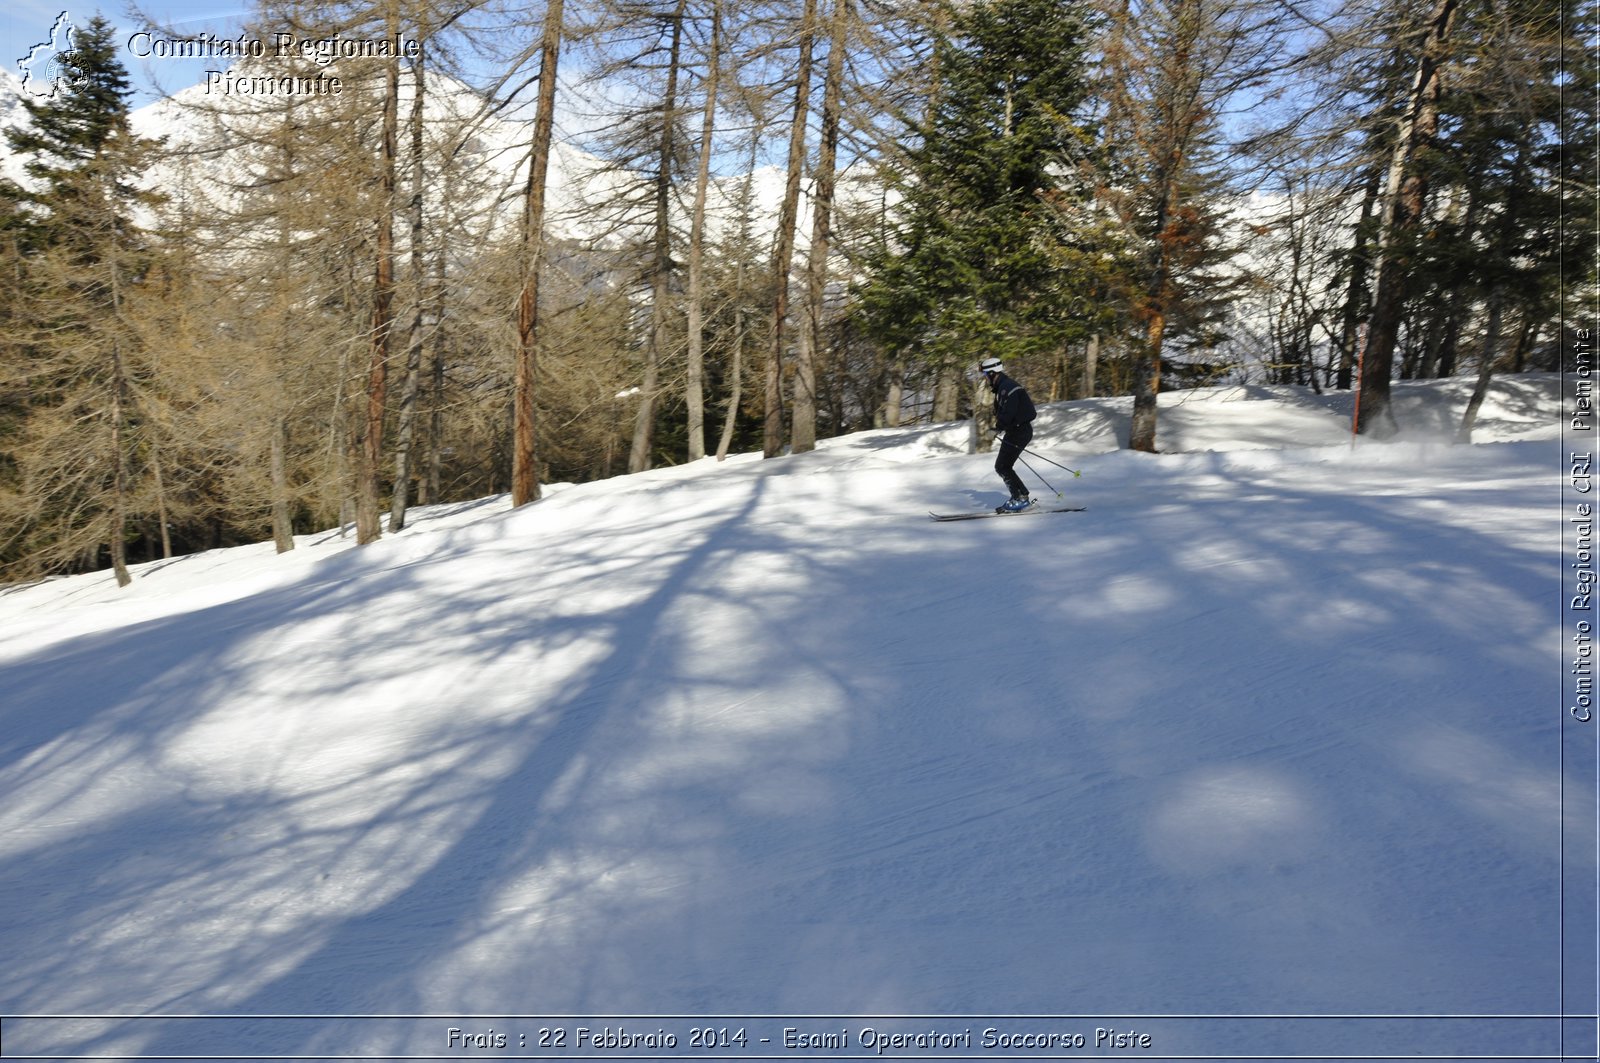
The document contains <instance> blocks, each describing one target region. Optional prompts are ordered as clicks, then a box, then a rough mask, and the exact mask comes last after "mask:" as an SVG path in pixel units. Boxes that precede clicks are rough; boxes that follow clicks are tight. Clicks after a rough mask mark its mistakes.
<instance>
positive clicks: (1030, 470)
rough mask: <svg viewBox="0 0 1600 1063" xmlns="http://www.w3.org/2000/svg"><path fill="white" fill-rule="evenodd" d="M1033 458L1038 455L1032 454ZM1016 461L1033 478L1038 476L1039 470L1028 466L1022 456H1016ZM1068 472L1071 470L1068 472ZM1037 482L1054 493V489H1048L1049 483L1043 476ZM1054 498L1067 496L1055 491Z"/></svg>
mask: <svg viewBox="0 0 1600 1063" xmlns="http://www.w3.org/2000/svg"><path fill="white" fill-rule="evenodd" d="M1028 453H1030V454H1032V453H1033V452H1032V451H1029V452H1028ZM1034 457H1038V455H1037V454H1034ZM1017 460H1018V461H1020V462H1022V467H1023V468H1025V469H1027V470H1028V471H1029V472H1031V473H1033V474H1034V475H1035V476H1039V470H1038V469H1035V468H1034V467H1033V466H1032V465H1029V464H1028V460H1027V459H1026V458H1024V457H1023V456H1022V455H1020V454H1019V455H1017ZM1045 460H1046V461H1048V460H1049V459H1048V458H1046V459H1045ZM1068 471H1069V472H1070V471H1071V470H1068ZM1039 482H1040V483H1042V484H1044V485H1045V487H1048V488H1050V490H1052V491H1056V489H1055V488H1054V487H1050V481H1049V480H1046V479H1045V478H1044V477H1043V476H1039ZM1056 497H1057V498H1065V497H1067V496H1066V495H1063V494H1062V493H1061V492H1060V491H1056Z"/></svg>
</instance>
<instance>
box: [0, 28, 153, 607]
mask: <svg viewBox="0 0 1600 1063" xmlns="http://www.w3.org/2000/svg"><path fill="white" fill-rule="evenodd" d="M113 32H114V31H113V29H112V27H111V25H110V23H108V22H107V21H106V20H105V19H103V18H100V17H96V18H94V19H93V20H91V21H90V22H89V24H88V25H87V26H85V27H84V28H83V29H82V30H81V31H79V32H78V33H77V34H76V36H75V40H74V49H73V51H72V53H71V55H70V57H68V60H69V61H68V69H69V71H70V74H69V75H68V76H65V77H63V78H61V80H60V81H59V82H58V84H57V91H56V92H55V93H54V94H53V95H52V96H51V97H49V98H47V99H46V100H44V101H42V102H40V101H31V100H30V101H27V103H26V107H27V110H28V115H29V119H30V122H29V124H28V125H26V126H25V127H23V128H21V129H18V130H14V131H10V132H8V139H9V140H10V143H11V146H12V148H13V150H15V151H17V152H18V153H20V154H22V155H23V156H24V158H25V163H24V172H25V173H26V175H27V183H26V184H25V185H17V184H10V185H8V186H7V187H6V188H5V189H4V198H5V199H6V200H8V206H7V209H6V210H5V211H4V212H3V213H4V214H5V215H6V216H7V219H8V220H7V225H8V227H9V230H10V232H11V233H12V234H14V236H15V243H14V245H13V246H15V248H16V261H15V262H14V266H15V271H16V276H17V279H18V282H19V283H18V287H19V289H20V290H19V291H18V292H17V296H18V298H17V306H18V307H20V309H14V310H13V318H14V320H13V324H14V325H15V326H16V331H15V333H14V334H13V335H14V338H15V337H20V339H16V344H17V346H18V348H19V350H18V351H17V354H18V359H17V363H16V368H14V369H13V370H12V373H14V374H15V376H16V377H20V378H21V379H22V380H23V381H24V382H25V386H26V388H27V391H28V393H29V396H30V398H29V406H28V408H27V409H26V411H25V413H24V416H23V419H22V424H21V426H20V428H19V430H18V431H17V432H16V434H15V437H14V439H13V440H12V441H11V442H10V444H9V445H10V447H11V453H10V454H8V455H7V463H8V464H11V465H13V466H14V468H15V474H14V480H13V481H12V485H11V486H10V487H9V488H8V489H7V490H6V493H5V495H4V496H3V497H0V513H3V515H4V517H5V519H4V520H0V526H4V527H6V528H7V529H8V531H9V532H10V534H9V535H8V536H7V537H6V538H5V539H4V540H0V552H3V555H4V556H5V557H6V559H7V560H12V561H16V562H19V563H20V564H21V566H22V568H23V570H24V572H27V571H50V570H54V569H61V568H69V567H75V566H80V565H96V564H99V563H102V562H103V561H104V560H109V561H110V563H111V565H112V567H113V568H114V569H115V570H116V573H117V579H118V582H119V583H122V584H126V583H127V582H128V581H129V577H128V574H127V565H126V540H127V537H128V534H129V533H128V528H129V521H130V518H131V517H133V516H134V515H135V513H136V511H137V509H138V507H139V502H138V494H139V482H138V481H139V475H140V474H139V469H138V467H137V455H138V452H139V449H140V448H139V445H138V439H137V435H138V432H139V430H140V418H139V412H138V406H139V398H138V396H139V388H140V385H141V377H142V374H141V352H140V349H139V346H140V345H139V343H138V341H137V339H136V337H135V336H134V334H133V332H132V330H131V329H130V328H129V327H128V325H127V323H126V321H125V320H124V317H123V307H124V303H125V301H126V299H127V296H128V293H129V292H130V291H131V290H132V288H133V286H135V285H136V284H137V283H138V282H139V280H140V278H141V277H142V276H143V274H144V273H145V271H146V270H147V269H148V265H149V258H150V255H151V249H150V248H149V246H148V243H147V241H146V239H145V237H144V234H143V233H142V232H141V231H140V229H139V227H138V225H137V223H136V220H135V218H134V211H135V209H136V208H137V206H138V205H140V204H141V203H153V202H154V201H155V197H154V196H153V195H152V194H151V193H149V192H146V191H143V190H141V189H140V188H139V187H138V185H137V183H136V178H137V176H138V175H139V174H140V173H141V172H142V171H143V169H144V168H145V167H146V166H147V165H148V163H149V157H150V152H151V150H152V148H153V147H154V145H152V144H151V143H150V142H148V141H144V140H141V139H140V138H138V137H135V136H134V135H133V133H132V131H131V129H130V127H129V123H128V112H129V99H130V97H131V91H130V89H129V84H128V76H127V71H126V70H125V69H124V68H123V66H122V63H121V61H120V60H119V58H118V57H117V51H116V46H115V43H114V37H113ZM9 375H11V374H8V376H9ZM101 550H104V551H105V554H104V555H103V554H102V553H101ZM107 555H108V556H107Z"/></svg>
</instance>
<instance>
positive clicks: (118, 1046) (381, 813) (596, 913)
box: [0, 377, 1596, 1059]
mask: <svg viewBox="0 0 1600 1063" xmlns="http://www.w3.org/2000/svg"><path fill="white" fill-rule="evenodd" d="M1468 390H1469V384H1468V382H1466V381H1450V382H1444V383H1439V384H1429V385H1425V386H1424V385H1401V386H1399V387H1397V406H1398V410H1399V414H1400V417H1401V420H1402V423H1404V424H1405V425H1407V426H1409V428H1410V429H1411V434H1410V435H1409V436H1408V437H1407V438H1405V439H1403V440H1402V441H1400V442H1398V443H1394V444H1387V445H1377V444H1370V443H1367V442H1362V443H1361V444H1360V445H1357V446H1352V445H1351V442H1350V439H1349V436H1348V434H1347V431H1348V430H1347V425H1348V414H1349V409H1348V402H1349V399H1348V396H1345V397H1343V398H1333V397H1328V398H1324V397H1319V396H1315V395H1312V394H1310V393H1307V392H1302V391H1297V390H1294V389H1242V388H1235V389H1219V390H1215V391H1204V392H1189V393H1177V394H1171V395H1168V396H1164V398H1163V411H1162V415H1161V416H1162V422H1161V424H1162V437H1161V438H1162V443H1163V445H1164V446H1165V447H1166V448H1167V449H1168V450H1169V451H1170V452H1169V453H1165V454H1162V455H1159V456H1153V455H1145V454H1136V453H1132V452H1128V451H1125V450H1118V449H1116V446H1117V442H1118V440H1119V438H1121V437H1123V436H1125V433H1126V431H1127V421H1128V414H1129V402H1128V400H1111V399H1107V400H1097V401H1094V402H1082V403H1067V404H1060V405H1055V406H1047V407H1045V408H1044V410H1043V413H1042V416H1041V420H1040V422H1039V425H1038V428H1039V433H1038V436H1037V438H1036V440H1035V444H1034V448H1033V449H1034V450H1035V451H1036V452H1037V454H1038V455H1039V457H1038V458H1037V459H1035V458H1032V457H1030V458H1029V459H1028V460H1029V461H1030V463H1031V464H1032V465H1033V470H1032V472H1030V473H1029V475H1030V476H1033V477H1034V482H1035V483H1036V484H1039V485H1040V486H1039V487H1038V491H1039V493H1040V494H1041V495H1044V496H1045V497H1051V493H1052V491H1053V490H1056V489H1059V490H1061V491H1062V492H1063V493H1065V494H1066V495H1067V497H1069V498H1070V499H1072V500H1073V502H1074V503H1076V504H1078V505H1082V506H1086V507H1087V508H1086V510H1085V511H1084V512H1079V513H1070V514H1060V515H1056V514H1039V515H1026V516H1020V517H1005V518H999V519H994V520H982V521H972V522H968V523H961V524H935V523H932V522H930V521H928V520H927V519H926V517H925V516H924V513H925V511H927V510H952V509H962V508H972V509H981V508H984V507H988V506H992V505H993V504H995V502H997V501H998V500H999V498H1000V497H1001V491H1000V484H999V480H998V479H997V478H996V477H995V476H994V474H993V471H992V469H991V467H990V459H989V458H988V457H987V456H982V455H969V454H967V453H965V442H966V436H967V428H966V426H965V425H959V424H957V425H940V426H932V427H917V428H906V429H897V430H884V431H878V432H868V433H863V434H860V435H856V436H851V437H847V438H843V439H838V440H830V441H828V442H827V443H825V444H824V445H823V446H822V447H820V448H819V449H818V450H817V451H816V452H815V453H812V454H808V455H803V456H798V457H793V458H785V459H778V460H771V461H762V460H760V459H759V458H758V457H756V456H753V455H747V456H743V457H737V458H734V459H731V460H729V461H728V462H726V463H723V464H718V463H716V462H715V461H706V462H700V463H695V464H692V465H688V466H684V467H681V468H675V469H665V470H659V471H655V472H650V473H644V474H640V475H636V476H627V477H619V478H617V479H613V480H609V481H605V482H600V483H591V484H585V485H582V486H572V487H565V488H562V489H558V490H553V491H551V492H550V494H549V496H548V497H547V498H546V499H544V500H543V501H541V502H539V503H537V504H534V505H531V506H527V507H524V508H522V509H518V510H515V511H513V510H511V509H510V507H509V504H508V502H507V501H506V500H505V499H504V498H490V499H484V500H482V501H479V502H476V503H470V504H462V505H454V506H443V507H438V508H436V509H433V510H429V511H425V512H423V513H421V514H418V515H417V517H416V518H415V519H414V521H413V522H412V523H410V524H409V525H408V528H407V530H406V531H405V532H403V533H401V534H398V535H394V536H390V537H387V538H385V539H383V540H382V541H380V542H379V543H376V544H374V545H372V546H368V547H364V548H359V549H357V548H354V547H353V546H351V544H350V542H349V540H346V539H342V538H340V537H339V536H338V535H337V534H336V533H332V532H330V533H323V534H318V535H310V536H304V537H302V538H301V539H300V545H299V548H298V549H296V550H295V551H293V552H292V553H289V554H286V555H282V556H279V555H275V554H274V553H273V551H272V548H271V546H270V545H269V544H264V545H261V546H256V547H242V548H238V549H234V550H221V551H214V552H211V553H206V554H201V555H197V556H193V557H186V558H179V559H174V560H171V561H166V562H158V563H154V564H150V565H145V566H142V567H141V568H139V569H137V570H136V573H135V576H136V578H135V582H134V584H133V585H132V586H131V587H130V588H128V589H127V590H125V591H119V590H118V589H117V588H116V587H115V585H114V583H113V581H112V580H111V577H110V576H109V575H108V574H96V575H88V576H78V577H72V578H67V579H59V580H53V581H49V582H46V583H43V584H39V585H36V586H31V587H25V588H11V589H8V590H6V591H5V592H4V593H0V691H3V692H4V693H3V694H0V941H3V942H4V943H5V947H4V954H5V962H4V963H3V964H0V1013H3V1014H4V1015H5V1016H6V1020H5V1037H6V1050H7V1051H8V1052H10V1053H13V1054H16V1055H30V1054H37V1055H54V1056H61V1055H92V1056H95V1057H97V1058H110V1057H117V1056H127V1057H133V1056H138V1057H140V1058H172V1057H179V1056H192V1055H196V1054H210V1055H222V1054H226V1055H239V1054H245V1055H251V1056H257V1055H259V1056H278V1057H280V1058H281V1057H284V1056H289V1055H293V1056H298V1057H348V1056H351V1055H359V1056H367V1057H386V1058H390V1057H400V1056H428V1057H436V1056H438V1055H440V1054H450V1055H455V1054H457V1053H458V1052H461V1051H463V1050H466V1051H467V1052H477V1054H479V1055H480V1056H489V1055H494V1054H495V1053H496V1052H498V1053H499V1056H502V1057H505V1058H512V1057H517V1058H530V1057H534V1056H539V1055H543V1056H545V1057H549V1056H551V1055H553V1054H556V1052H557V1050H556V1048H555V1047H554V1044H555V1042H556V1040H557V1039H559V1038H565V1039H566V1040H565V1048H566V1050H567V1052H566V1057H567V1058H572V1053H574V1052H576V1053H578V1054H579V1055H580V1056H581V1055H584V1054H588V1053H594V1052H600V1053H601V1054H606V1055H609V1056H612V1057H614V1058H662V1057H664V1056H669V1057H671V1058H682V1057H683V1056H684V1055H686V1054H692V1053H697V1052H700V1051H703V1050H705V1049H703V1048H702V1047H700V1045H695V1046H694V1047H691V1044H692V1042H694V1041H695V1039H697V1038H698V1039H699V1041H700V1042H702V1043H703V1042H704V1041H705V1038H706V1036H707V1035H706V1034H704V1033H703V1032H701V1031H704V1030H706V1029H711V1030H712V1031H713V1033H712V1034H711V1045H710V1046H709V1047H710V1054H711V1055H712V1056H713V1057H715V1058H755V1057H762V1058H789V1059H798V1058H812V1059H815V1058H860V1057H863V1056H866V1057H870V1056H873V1055H877V1054H878V1049H879V1048H882V1049H883V1050H884V1052H885V1053H886V1054H889V1055H893V1056H895V1057H896V1058H901V1059H909V1058H925V1057H929V1056H936V1057H938V1058H944V1059H959V1058H968V1057H974V1058H975V1057H979V1056H981V1057H982V1058H1002V1057H1005V1056H1011V1055H1022V1056H1027V1055H1031V1056H1035V1057H1037V1056H1039V1055H1041V1054H1046V1055H1050V1056H1051V1057H1052V1058H1066V1057H1072V1058H1088V1057H1092V1056H1100V1055H1108V1054H1117V1055H1122V1056H1140V1055H1143V1056H1151V1055H1160V1056H1162V1057H1165V1058H1172V1057H1183V1058H1231V1059H1237V1058H1252V1059H1271V1058H1282V1057H1285V1056H1297V1057H1299V1058H1306V1057H1307V1055H1308V1054H1315V1055H1316V1056H1317V1057H1318V1058H1346V1057H1359V1058H1363V1059H1399V1058H1416V1057H1417V1056H1421V1055H1426V1056H1433V1057H1435V1058H1449V1057H1457V1058H1459V1057H1462V1056H1467V1055H1470V1056H1472V1057H1473V1058H1517V1057H1521V1058H1526V1057H1530V1056H1537V1057H1545V1058H1552V1057H1555V1056H1557V1055H1559V1053H1560V1050H1561V1039H1562V1036H1563V1033H1562V1023H1561V1022H1560V1020H1559V1019H1558V1018H1555V1016H1558V1015H1560V1014H1561V1013H1562V1012H1563V1010H1564V1008H1565V1007H1566V1006H1567V1005H1564V1003H1563V1001H1562V1000H1561V998H1560V996H1559V994H1560V993H1561V991H1562V988H1563V986H1564V985H1565V986H1566V987H1567V988H1568V989H1569V991H1572V987H1573V986H1574V985H1575V984H1576V983H1577V982H1579V981H1581V980H1582V972H1583V971H1585V970H1587V971H1588V972H1590V974H1591V975H1592V972H1593V969H1594V968H1593V951H1592V945H1593V940H1594V918H1593V917H1594V911H1595V908H1594V904H1593V892H1592V885H1593V882H1594V878H1595V872H1596V865H1595V858H1594V844H1593V843H1594V838H1595V836H1596V835H1595V823H1594V809H1595V797H1596V794H1595V781H1594V777H1593V748H1592V746H1593V740H1592V737H1591V738H1589V739H1588V741H1587V753H1585V752H1584V748H1583V747H1582V746H1578V747H1574V746H1571V745H1569V744H1566V743H1565V742H1564V738H1563V733H1562V720H1563V717H1564V715H1565V713H1564V709H1563V706H1562V703H1561V702H1560V701H1559V698H1560V696H1561V695H1560V692H1559V689H1558V683H1557V676H1558V675H1559V674H1562V673H1563V671H1564V658H1565V652H1564V648H1563V637H1562V634H1563V632H1562V625H1561V623H1560V622H1559V619H1560V617H1559V609H1560V601H1559V599H1560V586H1561V584H1560V574H1561V572H1562V570H1563V563H1562V558H1561V556H1560V555H1561V532H1560V527H1561V514H1560V512H1558V507H1557V506H1556V504H1555V502H1554V497H1555V492H1556V489H1557V485H1558V484H1559V482H1560V481H1561V478H1562V476H1563V474H1564V473H1565V472H1566V471H1567V470H1566V469H1564V468H1563V466H1562V462H1561V460H1560V459H1561V456H1562V455H1561V452H1560V449H1559V442H1558V441H1559V438H1560V416H1559V402H1558V391H1559V381H1558V380H1557V379H1556V378H1554V377H1504V378H1500V379H1499V380H1497V381H1496V383H1495V386H1494V389H1493V391H1492V393H1491V396H1490V399H1489V402H1488V403H1487V405H1486V406H1485V409H1484V411H1483V415H1482V419H1481V420H1480V422H1479V434H1478V438H1479V439H1480V440H1482V441H1483V442H1482V443H1480V444H1479V445H1472V446H1452V445H1450V444H1449V443H1448V442H1445V440H1447V439H1448V437H1449V432H1450V430H1451V429H1452V428H1453V422H1454V420H1455V418H1456V417H1458V416H1459V413H1460V411H1461V408H1462V406H1463V404H1464V401H1465V397H1466V393H1467V391H1468ZM1046 459H1049V460H1050V461H1054V462H1059V463H1060V464H1061V465H1063V466H1070V467H1071V468H1072V469H1074V470H1077V473H1079V474H1081V475H1075V474H1074V473H1072V472H1067V471H1064V470H1063V469H1061V468H1058V467H1057V466H1056V465H1053V464H1047V463H1046ZM1039 474H1042V477H1041V476H1040V475H1039ZM1044 480H1048V481H1050V483H1051V484H1052V485H1053V487H1052V488H1046V487H1044V486H1043V481H1044ZM1564 751H1565V756H1566V760H1565V762H1564V761H1563V755H1564ZM1564 829H1565V831H1566V834H1565V836H1564V835H1563V830H1564ZM1585 883H1587V884H1588V885H1587V886H1584V884H1585ZM1564 884H1565V886H1566V887H1567V889H1568V892H1567V895H1566V904H1565V910H1564V912H1563V905H1562V896H1563V894H1562V890H1563V885H1564ZM1580 887H1582V888H1580ZM1584 889H1588V890H1589V891H1590V892H1588V893H1584V892H1583V890H1584ZM1585 897H1587V900H1585V899H1584V898H1585ZM1585 949H1588V950H1589V951H1588V952H1587V953H1585V952H1584V950H1585ZM1564 950H1566V955H1568V956H1573V957H1580V959H1579V961H1577V963H1578V965H1577V966H1574V967H1572V968H1571V969H1569V970H1566V971H1563V969H1562V968H1563V959H1562V957H1563V954H1564ZM1584 955H1587V956H1588V957H1589V959H1588V960H1587V961H1582V960H1581V957H1582V956H1584ZM1584 962H1587V963H1588V966H1587V967H1584V966H1583V965H1582V964H1583V963H1584ZM1579 992H1580V996H1581V995H1582V993H1583V992H1589V994H1590V995H1589V996H1588V997H1585V998H1584V999H1589V1000H1592V982H1591V983H1590V990H1579ZM1570 999H1571V998H1569V1001H1570ZM178 1015H183V1016H224V1017H226V1016H249V1017H247V1018H232V1019H229V1018H218V1019H197V1018H188V1019H177V1018H167V1017H169V1016H178ZM408 1015H410V1016H429V1017H428V1018H413V1019H407V1018H398V1017H397V1016H408ZM26 1016H101V1017H100V1018H78V1019H72V1018H33V1019H29V1018H27V1017H26ZM105 1016H120V1017H118V1018H106V1017H105ZM269 1016H301V1018H298V1019H291V1018H281V1019H275V1018H269ZM378 1016H390V1018H380V1017H378ZM1028 1016H1035V1017H1053V1018H1028ZM1297 1016H1304V1018H1296V1017H1297ZM1463 1017H1465V1018H1463ZM989 1030H993V1031H994V1033H993V1034H992V1035H990V1034H986V1032H985V1031H989ZM452 1031H453V1032H452ZM602 1031H604V1032H603V1033H602ZM719 1031H725V1032H719ZM1097 1031H1114V1033H1107V1034H1105V1035H1104V1037H1105V1039H1103V1040H1102V1041H1101V1042H1100V1044H1098V1045H1097V1044H1096V1039H1097V1036H1099V1035H1098V1034H1097ZM741 1036H742V1037H743V1038H744V1041H743V1042H739V1041H737V1040H736V1039H737V1038H738V1037H741ZM669 1037H670V1038H673V1039H675V1041H674V1044H673V1046H672V1047H670V1048H668V1047H664V1046H666V1044H667V1041H666V1038H669ZM891 1037H892V1038H896V1039H898V1040H897V1041H896V1042H894V1043H891V1042H888V1041H885V1040H882V1039H883V1038H891ZM988 1037H994V1038H1002V1039H1004V1040H1003V1042H1002V1043H1000V1044H999V1045H998V1046H996V1047H987V1048H986V1047H985V1046H986V1045H987V1044H988V1041H986V1038H988ZM1077 1037H1082V1038H1084V1042H1083V1046H1082V1047H1078V1043H1077V1042H1076V1041H1075V1040H1074V1038H1077ZM496 1038H505V1039H506V1040H505V1041H503V1042H501V1041H497V1040H495V1039H496ZM541 1038H543V1039H544V1040H543V1043H541ZM646 1038H653V1039H654V1041H653V1042H650V1043H649V1044H646V1042H645V1040H644V1039H646ZM830 1038H832V1039H834V1040H829V1039H830ZM1051 1038H1053V1039H1054V1040H1052V1041H1050V1042H1049V1043H1050V1044H1052V1045H1053V1046H1054V1050H1053V1051H1047V1050H1045V1049H1044V1048H1043V1047H1042V1046H1044V1045H1045V1044H1046V1040H1044V1039H1051ZM1114 1038H1124V1039H1125V1040H1123V1041H1122V1042H1120V1044H1121V1047H1120V1048H1114V1047H1112V1046H1113V1045H1114V1044H1116V1043H1117V1042H1116V1041H1114V1040H1113V1039H1114ZM1143 1038H1149V1039H1150V1040H1148V1041H1145V1040H1142V1039H1143ZM468 1039H471V1040H468ZM524 1039H525V1040H524ZM628 1039H631V1040H628ZM918 1039H921V1040H918ZM497 1044H503V1045H504V1046H505V1047H504V1048H502V1049H495V1048H494V1047H493V1046H494V1045H497ZM834 1044H840V1045H842V1046H843V1047H840V1048H834V1047H831V1046H832V1045H834ZM896 1045H897V1046H898V1047H896ZM484 1046H487V1047H488V1049H489V1050H488V1051H482V1050H481V1048H482V1047H484Z"/></svg>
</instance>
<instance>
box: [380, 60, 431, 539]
mask: <svg viewBox="0 0 1600 1063" xmlns="http://www.w3.org/2000/svg"><path fill="white" fill-rule="evenodd" d="M420 36H422V38H423V39H424V40H426V39H427V34H426V31H424V32H423V33H421V34H420ZM411 74H412V87H411V115H410V117H409V119H408V124H409V126H410V133H411V283H412V292H411V322H410V324H409V326H408V327H407V329H406V376H405V381H404V383H403V384H402V385H401V389H400V418H399V424H398V426H397V427H398V430H399V436H398V438H397V439H396V440H395V452H394V498H393V500H392V502H391V504H390V507H389V530H390V531H399V530H400V529H401V528H404V527H405V526H406V507H407V506H408V505H409V504H410V501H411V455H412V445H413V444H414V443H415V441H416V435H417V395H418V393H419V392H420V391H421V390H422V336H423V322H422V305H423V301H424V299H425V298H426V293H427V290H428V277H427V274H428V266H427V257H426V255H425V254H424V249H423V220H424V219H423V197H422V188H423V177H424V174H423V165H422V149H423V137H422V124H423V122H422V119H423V113H422V112H423V101H424V100H425V99H426V97H427V84H426V82H425V70H424V66H423V59H422V55H420V54H419V55H418V56H417V57H416V58H415V59H413V60H412V61H411Z"/></svg>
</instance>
